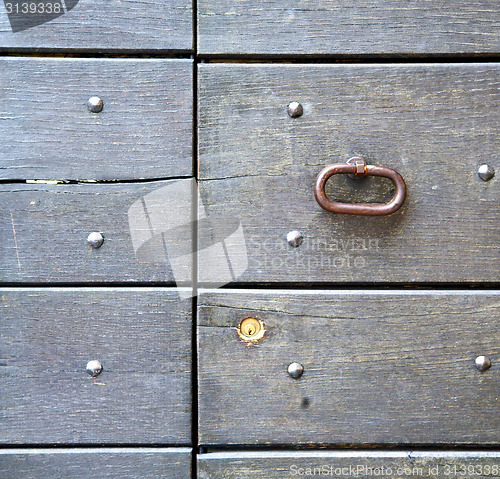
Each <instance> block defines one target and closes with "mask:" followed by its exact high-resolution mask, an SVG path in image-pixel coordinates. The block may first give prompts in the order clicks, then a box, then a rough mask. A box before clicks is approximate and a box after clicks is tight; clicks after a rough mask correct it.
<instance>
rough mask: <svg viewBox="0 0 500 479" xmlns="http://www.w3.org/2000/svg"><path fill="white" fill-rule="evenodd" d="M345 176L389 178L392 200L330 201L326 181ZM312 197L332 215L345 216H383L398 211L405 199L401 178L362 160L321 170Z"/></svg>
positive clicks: (387, 169)
mask: <svg viewBox="0 0 500 479" xmlns="http://www.w3.org/2000/svg"><path fill="white" fill-rule="evenodd" d="M339 174H346V175H349V176H351V177H354V178H362V177H363V176H366V175H372V176H383V177H385V178H390V179H391V180H392V182H393V183H394V186H395V187H396V191H395V193H394V196H393V198H392V199H391V201H389V202H388V203H380V204H378V203H358V204H355V203H340V202H338V201H332V200H330V199H329V198H328V197H327V196H326V193H325V185H326V181H327V180H328V178H330V176H332V175H339ZM314 196H315V197H316V201H317V202H318V204H319V205H320V206H321V207H322V208H323V209H325V210H327V211H331V212H332V213H343V214H347V215H364V216H384V215H390V214H392V213H394V212H395V211H397V210H399V208H401V206H402V205H403V203H404V201H405V199H406V184H405V181H404V180H403V177H402V176H401V175H400V174H399V173H398V172H397V171H395V170H393V169H391V168H387V167H386V166H374V165H367V164H366V162H365V160H363V159H362V158H357V157H356V158H350V159H349V160H348V162H347V163H336V164H335V165H329V166H327V167H326V168H323V169H322V170H321V171H320V173H319V175H318V178H317V179H316V185H315V186H314Z"/></svg>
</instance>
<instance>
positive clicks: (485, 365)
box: [476, 356, 491, 372]
mask: <svg viewBox="0 0 500 479" xmlns="http://www.w3.org/2000/svg"><path fill="white" fill-rule="evenodd" d="M490 367H491V361H490V360H489V358H487V357H486V356H478V357H477V358H476V368H477V369H479V371H481V372H483V371H487V370H488V369H490Z"/></svg>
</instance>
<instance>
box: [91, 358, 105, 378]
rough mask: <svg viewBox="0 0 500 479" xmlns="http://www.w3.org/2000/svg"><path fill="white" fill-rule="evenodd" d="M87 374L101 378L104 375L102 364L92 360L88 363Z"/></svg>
mask: <svg viewBox="0 0 500 479" xmlns="http://www.w3.org/2000/svg"><path fill="white" fill-rule="evenodd" d="M87 372H88V373H89V374H90V375H91V376H92V377H93V378H95V377H97V376H99V374H101V373H102V364H101V363H100V362H99V361H97V360H95V359H94V360H92V361H89V362H88V363H87Z"/></svg>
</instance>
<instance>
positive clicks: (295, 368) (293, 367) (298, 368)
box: [288, 363, 304, 379]
mask: <svg viewBox="0 0 500 479" xmlns="http://www.w3.org/2000/svg"><path fill="white" fill-rule="evenodd" d="M303 372H304V366H302V364H300V363H292V364H290V366H288V374H289V375H290V376H291V377H292V378H293V379H298V378H300V376H302V373H303Z"/></svg>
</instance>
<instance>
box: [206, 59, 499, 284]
mask: <svg viewBox="0 0 500 479" xmlns="http://www.w3.org/2000/svg"><path fill="white" fill-rule="evenodd" d="M199 81H200V86H199V159H200V179H201V186H200V190H201V198H202V201H203V202H204V204H205V209H206V213H207V215H208V217H210V216H214V217H223V218H224V217H225V218H236V219H238V220H240V221H241V224H242V226H243V230H244V234H245V237H246V247H247V255H248V263H249V264H248V268H247V270H246V272H245V273H244V274H242V275H241V276H240V277H239V278H238V279H237V281H239V282H252V281H256V282H295V283H296V282H309V281H313V282H334V283H335V282H421V281H426V282H467V281H470V282H483V281H484V282H487V281H498V280H499V279H500V276H499V272H500V268H499V263H500V261H499V260H500V243H499V238H500V210H499V208H498V204H499V202H500V189H499V188H498V185H499V183H498V179H497V178H498V174H497V176H496V177H494V178H493V179H492V180H490V181H489V182H484V181H482V180H481V179H480V178H479V177H478V175H477V169H478V166H479V165H481V164H483V163H487V164H490V165H491V166H492V167H494V168H496V170H497V172H498V171H499V170H500V164H499V163H498V154H497V153H498V151H497V150H498V146H497V145H498V138H497V136H498V135H497V132H498V131H499V130H500V118H499V116H498V114H497V112H498V106H499V104H500V94H499V92H500V88H499V87H500V67H499V65H498V64H449V65H443V64H413V65H412V64H403V65H376V64H375V65H297V64H291V65H270V64H267V65H256V64H243V65H241V64H240V65H236V64H229V65H228V64H201V65H199ZM291 101H299V102H301V104H302V105H303V109H304V114H303V115H302V116H301V117H299V118H290V117H289V116H288V114H287V105H288V104H289V102H291ZM352 156H362V157H364V158H365V159H366V160H367V162H368V163H369V164H375V165H377V164H378V165H382V166H388V167H390V168H393V169H395V170H397V171H398V172H399V173H401V175H402V176H403V177H404V179H405V180H406V184H407V190H408V196H407V199H406V202H405V204H404V205H403V208H402V209H400V210H399V211H397V212H396V213H394V214H392V215H390V216H383V217H362V216H352V215H340V214H334V213H330V212H327V211H324V210H323V209H322V208H321V207H320V206H319V205H318V203H317V202H316V200H315V198H314V194H313V190H314V184H315V180H316V177H317V175H318V173H319V172H320V171H321V170H322V169H323V168H324V166H325V165H328V164H332V163H339V162H340V163H341V162H345V161H346V160H347V159H348V158H350V157H352ZM327 193H328V194H329V195H330V197H331V198H332V199H337V200H339V201H345V202H384V201H388V200H389V199H390V198H391V197H392V196H393V185H392V183H391V182H390V181H389V180H384V179H380V178H374V177H368V178H366V179H363V180H359V181H353V180H350V179H348V178H345V177H343V175H338V176H335V177H334V178H332V179H331V180H330V181H329V182H328V184H327ZM217 224H218V225H219V228H221V230H223V228H224V221H219V222H218V223H217ZM292 230H299V231H301V232H302V233H303V236H304V241H303V243H302V245H301V246H300V247H298V248H293V247H291V246H289V245H288V243H287V241H286V235H287V233H288V232H290V231H292ZM210 233H211V234H214V232H213V231H211V232H210ZM217 234H219V236H220V234H221V233H218V232H217V227H215V235H217ZM203 235H204V231H203V230H201V231H200V239H201V241H204V240H205V238H204V236H203ZM244 256H245V251H244V250H243V252H242V253H240V254H239V257H236V258H235V261H236V262H240V263H243V264H244V262H245V261H246V259H247V258H245V257H244Z"/></svg>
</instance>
